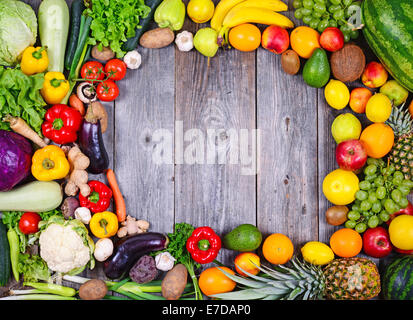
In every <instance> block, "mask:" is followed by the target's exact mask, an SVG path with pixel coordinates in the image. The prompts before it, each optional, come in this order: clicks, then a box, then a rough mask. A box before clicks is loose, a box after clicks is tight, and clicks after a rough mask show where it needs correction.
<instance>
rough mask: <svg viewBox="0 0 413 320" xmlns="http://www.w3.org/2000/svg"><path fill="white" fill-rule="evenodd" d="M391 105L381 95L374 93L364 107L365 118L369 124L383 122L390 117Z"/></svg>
mask: <svg viewBox="0 0 413 320" xmlns="http://www.w3.org/2000/svg"><path fill="white" fill-rule="evenodd" d="M391 109H392V103H391V100H390V99H389V97H387V96H386V95H385V94H383V93H376V94H375V95H373V96H372V97H371V98H370V99H369V100H368V101H367V105H366V117H367V119H369V120H370V121H371V122H385V121H386V120H387V119H389V117H390V115H391Z"/></svg>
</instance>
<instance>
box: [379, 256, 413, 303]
mask: <svg viewBox="0 0 413 320" xmlns="http://www.w3.org/2000/svg"><path fill="white" fill-rule="evenodd" d="M381 283H382V292H383V297H384V299H386V300H413V256H412V255H406V256H403V257H400V258H396V259H394V260H393V261H392V262H391V263H390V264H389V265H388V266H387V267H386V269H385V270H384V273H383V275H382V278H381Z"/></svg>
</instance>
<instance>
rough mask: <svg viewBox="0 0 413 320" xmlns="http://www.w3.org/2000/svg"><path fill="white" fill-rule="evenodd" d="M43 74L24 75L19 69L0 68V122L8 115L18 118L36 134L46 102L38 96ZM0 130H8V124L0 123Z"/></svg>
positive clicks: (38, 131) (39, 128)
mask: <svg viewBox="0 0 413 320" xmlns="http://www.w3.org/2000/svg"><path fill="white" fill-rule="evenodd" d="M43 83H44V74H43V73H38V74H35V75H32V76H27V75H25V74H24V73H23V72H22V71H21V70H20V69H17V68H15V69H11V68H8V69H6V68H4V67H1V66H0V120H2V119H3V118H4V117H5V116H6V115H8V114H10V115H12V116H14V117H20V118H22V119H23V120H25V121H26V122H27V124H28V125H29V126H30V127H31V128H32V129H33V130H34V131H36V132H37V133H38V134H40V135H41V126H42V123H43V118H44V115H45V113H46V109H45V108H44V107H45V106H46V102H45V101H44V100H43V97H42V95H41V94H40V89H41V88H42V87H43ZM0 129H2V130H10V126H9V123H8V122H6V121H0Z"/></svg>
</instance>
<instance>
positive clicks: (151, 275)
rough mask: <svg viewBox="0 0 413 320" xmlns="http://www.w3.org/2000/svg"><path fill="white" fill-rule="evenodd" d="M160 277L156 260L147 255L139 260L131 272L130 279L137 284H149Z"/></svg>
mask: <svg viewBox="0 0 413 320" xmlns="http://www.w3.org/2000/svg"><path fill="white" fill-rule="evenodd" d="M157 275H158V270H157V269H156V264H155V259H154V258H152V257H151V256H148V255H145V256H142V257H140V258H139V260H138V261H137V262H136V263H135V265H134V266H133V267H132V269H130V271H129V277H130V278H131V279H132V280H133V281H135V282H136V283H148V282H151V281H152V280H153V279H155V278H156V277H157Z"/></svg>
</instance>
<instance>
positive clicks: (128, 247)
mask: <svg viewBox="0 0 413 320" xmlns="http://www.w3.org/2000/svg"><path fill="white" fill-rule="evenodd" d="M168 243H169V239H168V237H167V236H166V235H165V234H162V233H157V232H145V233H138V234H135V235H131V236H127V237H125V238H122V239H121V240H119V241H118V242H117V243H116V244H115V249H114V252H113V254H112V256H110V257H109V259H107V260H106V261H105V262H104V264H103V271H104V273H105V275H106V276H107V277H108V278H110V279H120V278H123V277H124V276H125V275H127V274H128V273H129V271H130V269H131V268H132V267H133V265H134V264H135V263H136V261H137V260H138V259H139V258H140V257H142V256H143V255H145V254H148V253H150V252H152V251H159V250H163V249H166V247H167V246H168Z"/></svg>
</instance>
